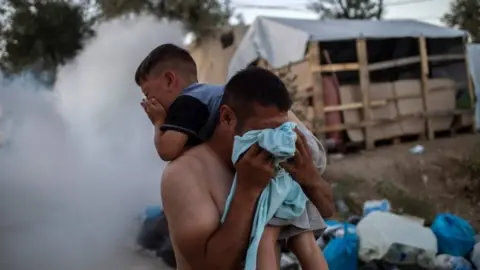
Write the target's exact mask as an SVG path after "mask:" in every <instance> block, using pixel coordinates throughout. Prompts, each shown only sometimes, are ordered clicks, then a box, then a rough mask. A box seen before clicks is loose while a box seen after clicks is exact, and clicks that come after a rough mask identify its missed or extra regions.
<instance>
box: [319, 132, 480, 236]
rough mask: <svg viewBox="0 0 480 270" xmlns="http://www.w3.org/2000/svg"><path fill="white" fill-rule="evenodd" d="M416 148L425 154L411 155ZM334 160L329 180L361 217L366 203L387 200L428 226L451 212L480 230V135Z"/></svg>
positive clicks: (331, 158) (385, 147) (338, 196)
mask: <svg viewBox="0 0 480 270" xmlns="http://www.w3.org/2000/svg"><path fill="white" fill-rule="evenodd" d="M417 144H419V145H422V146H423V147H424V152H423V153H421V154H417V155H415V154H412V153H410V151H409V149H410V148H412V147H413V146H415V145H417ZM329 161H330V162H331V163H330V164H329V166H328V167H327V170H326V172H325V174H324V177H325V178H326V179H328V180H330V181H331V182H333V183H335V184H334V185H335V192H336V196H337V198H341V199H343V201H344V202H345V204H346V205H347V206H348V208H350V212H351V213H356V214H359V213H361V211H362V206H363V202H364V201H365V200H368V199H382V198H387V199H389V200H390V202H391V204H392V208H393V209H394V211H396V212H400V213H404V214H409V215H413V216H418V217H422V218H424V219H425V220H426V224H429V223H430V222H431V221H432V219H433V218H434V217H435V215H436V214H437V213H441V212H451V213H454V214H457V215H459V216H461V217H463V218H465V219H467V220H469V221H470V222H471V224H472V225H473V226H474V227H475V228H476V229H477V230H479V229H480V199H479V197H480V135H474V134H470V135H458V136H457V137H453V138H445V139H438V140H433V141H420V142H414V143H408V144H401V145H393V146H383V147H379V148H377V149H375V150H372V151H362V152H360V153H356V154H347V155H345V156H343V157H340V158H335V157H334V156H332V157H330V160H329ZM474 183H475V185H474ZM341 216H342V215H341V214H339V217H338V218H341Z"/></svg>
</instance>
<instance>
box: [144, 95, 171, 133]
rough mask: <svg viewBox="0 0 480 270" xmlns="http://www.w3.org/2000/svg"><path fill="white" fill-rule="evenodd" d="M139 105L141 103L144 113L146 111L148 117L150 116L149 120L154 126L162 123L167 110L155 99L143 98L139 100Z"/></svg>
mask: <svg viewBox="0 0 480 270" xmlns="http://www.w3.org/2000/svg"><path fill="white" fill-rule="evenodd" d="M140 105H142V107H143V109H144V110H145V113H147V115H148V118H150V121H151V122H152V124H153V125H154V126H157V125H162V124H163V122H164V121H165V117H166V115H167V112H166V111H165V108H163V106H162V105H161V104H160V103H159V102H158V101H157V100H156V99H148V100H147V99H144V100H142V102H140Z"/></svg>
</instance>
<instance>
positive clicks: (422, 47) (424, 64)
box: [418, 36, 435, 140]
mask: <svg viewBox="0 0 480 270" xmlns="http://www.w3.org/2000/svg"><path fill="white" fill-rule="evenodd" d="M418 46H419V51H420V60H421V62H420V64H421V74H420V84H421V90H422V104H423V111H424V112H425V113H428V74H429V72H430V71H429V69H428V52H427V40H426V39H425V37H423V36H422V37H419V38H418ZM425 128H426V130H425V131H426V132H425V133H426V134H427V137H428V139H429V140H433V139H434V137H435V134H434V130H433V127H432V121H431V120H430V118H429V117H428V116H427V117H426V119H425Z"/></svg>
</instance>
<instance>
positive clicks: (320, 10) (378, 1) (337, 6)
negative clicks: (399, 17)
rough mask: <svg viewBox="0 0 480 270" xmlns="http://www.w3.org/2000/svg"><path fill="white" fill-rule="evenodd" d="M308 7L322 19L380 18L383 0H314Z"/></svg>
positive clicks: (382, 12)
mask: <svg viewBox="0 0 480 270" xmlns="http://www.w3.org/2000/svg"><path fill="white" fill-rule="evenodd" d="M308 8H309V9H310V10H312V11H314V12H315V13H317V14H318V15H319V16H320V18H322V19H360V20H369V19H381V18H382V16H383V14H384V11H385V9H384V3H383V0H315V1H313V2H312V3H310V4H309V5H308Z"/></svg>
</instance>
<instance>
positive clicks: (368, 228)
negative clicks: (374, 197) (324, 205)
mask: <svg viewBox="0 0 480 270" xmlns="http://www.w3.org/2000/svg"><path fill="white" fill-rule="evenodd" d="M357 235H358V237H359V239H360V246H359V254H358V255H359V258H360V259H361V260H362V261H365V262H368V261H371V260H379V259H382V260H385V261H387V262H389V263H392V264H399V265H413V264H417V265H420V266H423V267H426V268H428V267H430V266H431V265H433V262H434V260H435V255H436V254H437V238H436V237H435V235H434V234H433V232H432V230H431V229H430V228H426V227H423V226H421V225H420V224H419V223H418V222H416V221H413V220H411V219H410V218H406V217H402V216H399V215H395V214H393V213H390V212H381V211H375V212H372V213H370V214H368V215H367V216H366V217H364V218H363V219H362V220H361V221H360V222H359V223H358V225H357Z"/></svg>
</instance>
